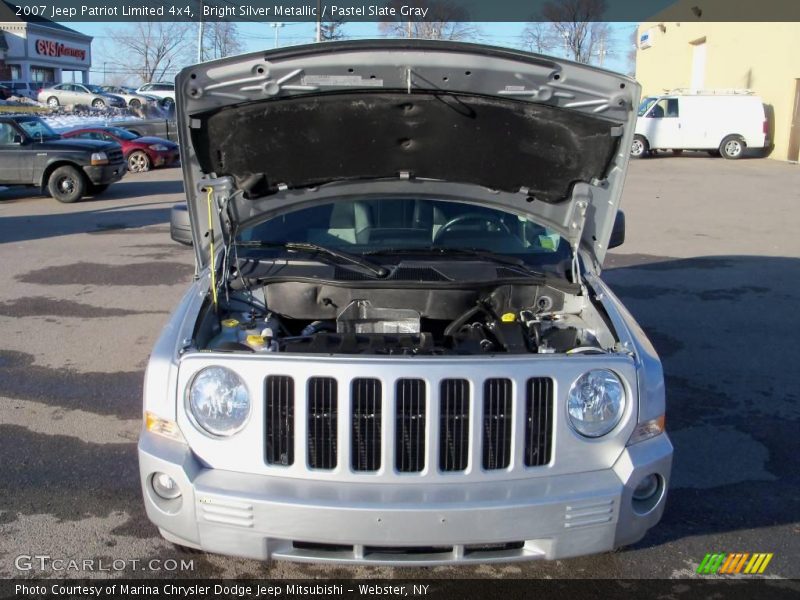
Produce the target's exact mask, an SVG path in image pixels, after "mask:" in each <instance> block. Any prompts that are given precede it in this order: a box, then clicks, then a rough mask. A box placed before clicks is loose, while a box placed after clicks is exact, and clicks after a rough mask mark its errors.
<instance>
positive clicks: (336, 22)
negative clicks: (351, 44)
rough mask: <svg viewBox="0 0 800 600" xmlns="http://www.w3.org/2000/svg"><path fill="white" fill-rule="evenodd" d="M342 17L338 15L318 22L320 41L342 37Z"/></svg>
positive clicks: (343, 35)
mask: <svg viewBox="0 0 800 600" xmlns="http://www.w3.org/2000/svg"><path fill="white" fill-rule="evenodd" d="M344 23H345V21H344V18H343V17H338V18H335V19H331V20H329V21H322V22H321V23H320V24H319V37H320V41H321V42H330V41H333V40H341V39H344V37H345V34H344Z"/></svg>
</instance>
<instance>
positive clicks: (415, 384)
mask: <svg viewBox="0 0 800 600" xmlns="http://www.w3.org/2000/svg"><path fill="white" fill-rule="evenodd" d="M177 92H178V93H177V109H178V128H179V134H180V138H181V152H182V164H183V174H184V180H185V185H186V190H187V194H188V208H189V214H190V220H191V227H192V232H193V237H194V242H195V243H194V248H195V252H196V260H197V267H198V269H197V278H196V281H195V282H194V284H193V285H192V287H191V288H190V289H189V291H188V293H187V294H186V295H185V297H184V298H183V300H182V301H181V303H180V305H179V307H178V309H177V310H176V311H175V313H174V314H173V316H172V318H171V319H170V321H169V323H168V324H167V326H166V327H165V329H164V331H163V333H162V335H161V337H160V339H159V341H158V342H157V344H156V347H155V349H154V351H153V354H152V357H151V359H150V362H149V365H148V368H147V374H146V381H145V388H144V417H145V426H144V429H143V431H142V434H141V437H140V440H139V464H140V471H141V484H142V488H143V492H144V501H145V504H146V508H147V514H148V516H149V518H150V519H151V520H152V521H153V522H154V523H155V524H156V525H157V526H158V528H159V530H160V531H161V533H162V535H163V536H164V537H165V538H167V539H168V540H170V541H173V542H175V543H177V544H180V545H184V546H189V547H193V548H201V549H203V550H207V551H211V552H221V553H227V554H234V555H240V556H248V557H253V558H258V559H268V558H274V559H287V560H298V561H332V562H345V563H347V562H350V563H361V564H405V565H414V564H416V565H431V564H454V563H468V562H488V561H509V560H524V559H535V558H549V559H553V558H564V557H568V556H575V555H580V554H588V553H593V552H603V551H608V550H611V549H613V548H615V547H618V546H621V545H624V544H630V543H632V542H635V541H637V540H639V539H640V538H641V537H642V536H643V535H644V534H645V532H646V531H647V530H648V529H649V528H650V527H652V526H653V525H655V524H656V523H657V522H658V520H659V519H660V517H661V514H662V512H663V509H664V502H665V498H666V490H667V487H668V483H669V477H670V467H671V462H672V446H671V444H670V441H669V439H668V438H667V435H666V434H665V433H664V409H665V406H664V384H663V374H662V370H661V364H660V362H659V359H658V357H657V355H656V353H655V352H654V350H653V347H652V346H651V344H650V342H649V341H648V340H647V338H646V337H645V335H644V333H643V332H642V330H641V329H640V328H639V326H638V325H637V324H636V322H635V321H634V320H633V318H632V317H631V315H630V314H629V313H628V311H627V310H625V308H624V307H623V306H622V305H621V304H620V302H619V301H618V300H617V299H616V298H615V296H614V295H613V294H612V293H611V292H610V291H609V289H608V288H607V287H606V285H605V284H604V283H603V282H602V281H601V279H600V277H599V274H600V269H601V264H602V261H603V258H604V257H605V254H606V251H607V249H608V248H609V247H613V246H615V245H619V244H620V243H622V239H623V235H624V234H623V227H624V221H623V220H622V219H621V214H619V215H618V205H619V200H620V194H621V191H622V184H623V180H624V177H625V172H626V168H627V163H628V158H629V149H630V145H631V139H632V136H633V130H634V125H635V122H636V110H635V107H636V106H637V103H638V100H639V93H640V89H639V86H638V85H637V84H636V83H635V82H634V81H632V80H631V79H628V78H626V77H623V76H620V75H617V74H614V73H610V72H606V71H602V70H599V69H595V68H592V67H588V66H585V65H578V64H573V63H570V62H566V61H560V60H557V59H552V58H545V57H540V56H534V55H530V54H525V53H521V52H517V51H512V50H501V49H496V48H489V47H483V46H475V45H468V44H454V43H434V42H421V41H380V42H342V43H330V44H322V45H316V46H313V47H312V46H306V47H294V48H287V49H280V50H275V51H270V52H266V53H258V54H250V55H245V56H241V57H233V58H226V59H222V60H218V61H215V62H211V63H207V64H201V65H197V66H194V67H189V68H187V69H184V70H183V71H182V72H181V73H180V75H179V76H178V78H177Z"/></svg>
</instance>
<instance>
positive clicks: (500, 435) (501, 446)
mask: <svg viewBox="0 0 800 600" xmlns="http://www.w3.org/2000/svg"><path fill="white" fill-rule="evenodd" d="M510 460H511V380H510V379H487V380H486V381H485V382H484V384H483V468H484V469H486V470H496V469H505V468H507V467H508V465H509V463H510Z"/></svg>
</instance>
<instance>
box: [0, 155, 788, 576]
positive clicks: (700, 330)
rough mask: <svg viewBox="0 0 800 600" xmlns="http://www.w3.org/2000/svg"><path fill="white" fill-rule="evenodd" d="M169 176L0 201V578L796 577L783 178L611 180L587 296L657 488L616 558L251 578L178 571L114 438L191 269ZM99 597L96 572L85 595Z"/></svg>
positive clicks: (691, 165)
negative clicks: (106, 564) (655, 441)
mask: <svg viewBox="0 0 800 600" xmlns="http://www.w3.org/2000/svg"><path fill="white" fill-rule="evenodd" d="M181 197H182V183H181V181H180V170H179V169H166V170H161V171H154V172H151V173H147V174H142V175H137V176H130V175H129V176H127V177H126V178H125V179H124V180H123V181H122V182H120V183H118V184H115V185H114V186H112V187H111V188H110V189H109V190H108V192H107V193H106V194H104V195H103V196H102V197H100V198H98V199H92V200H86V201H83V202H81V203H78V204H74V205H62V204H59V203H57V202H56V201H55V200H53V199H51V198H46V197H38V196H35V195H31V194H30V193H29V192H26V191H21V192H20V191H15V190H7V191H4V192H0V263H1V264H2V269H1V270H0V331H2V332H3V334H2V336H1V337H0V577H40V576H59V577H63V576H67V577H76V576H91V575H92V573H91V572H53V571H44V572H41V571H39V570H38V569H33V570H30V571H28V570H22V571H20V570H18V569H17V568H16V567H15V559H16V557H18V556H20V555H48V556H50V557H52V558H64V559H84V558H103V559H106V560H108V561H111V560H114V559H123V560H128V561H130V560H134V559H138V560H140V561H143V562H146V561H148V560H150V559H152V558H158V559H162V560H164V559H168V558H177V559H181V558H183V559H190V560H193V561H194V569H193V570H192V571H184V572H179V573H166V572H163V571H162V572H149V571H148V572H138V571H137V572H134V571H133V570H130V569H132V567H130V568H129V570H127V571H123V574H128V575H135V576H155V577H158V576H166V575H169V576H185V577H203V576H207V577H236V576H249V577H259V578H260V577H270V578H281V577H334V576H336V577H348V578H349V577H364V576H371V577H381V576H385V577H409V578H428V577H430V578H455V577H487V578H493V577H497V578H500V577H514V578H520V577H611V578H626V577H659V578H661V577H691V576H693V573H694V571H695V569H696V568H697V565H698V563H699V562H700V560H701V559H702V558H703V556H704V555H705V554H706V553H707V552H773V553H774V554H775V556H774V558H773V560H772V562H771V564H770V565H769V568H768V570H767V575H771V576H780V577H792V578H797V577H800V563H798V560H797V558H798V556H800V524H799V523H798V515H800V469H798V468H797V464H798V456H800V435H798V426H799V425H800V391H798V390H799V389H800V388H798V376H797V370H798V369H797V366H796V364H795V363H796V361H797V358H798V356H800V353H798V343H800V342H799V340H800V319H798V306H800V236H799V235H798V232H799V231H800V210H799V209H798V206H800V167H798V166H797V165H790V164H786V163H781V162H777V161H770V160H755V159H754V160H741V161H725V160H722V159H713V158H708V157H706V156H705V155H703V156H692V155H685V156H681V157H671V156H665V157H659V158H653V159H648V160H642V161H639V162H636V163H634V164H632V166H631V170H630V173H629V177H628V183H627V186H626V188H625V197H624V200H623V209H624V210H625V212H626V216H627V224H628V235H627V241H626V243H625V245H624V246H622V247H621V248H619V249H618V250H616V251H615V252H614V254H613V255H612V256H611V257H610V259H609V260H608V261H607V264H606V271H605V275H604V277H605V279H606V281H608V282H609V283H610V284H611V286H612V288H613V289H614V291H615V292H616V293H617V295H619V296H620V297H621V298H622V300H623V301H624V303H625V304H626V306H627V307H628V308H629V309H630V310H631V312H632V313H633V314H634V315H635V316H636V318H637V319H638V320H639V322H640V323H641V324H642V326H643V327H644V328H645V330H646V331H647V332H648V334H649V335H650V337H651V339H652V340H653V342H654V344H655V346H656V347H657V349H658V351H659V353H660V355H661V357H662V360H663V362H664V367H665V372H666V375H667V395H668V415H667V427H668V429H669V431H670V435H671V436H672V440H673V443H674V445H675V463H674V469H673V485H672V488H671V489H670V495H669V501H668V506H667V510H666V513H665V515H664V519H663V521H662V523H661V524H660V525H659V526H658V527H657V528H656V529H654V530H652V531H651V532H650V534H649V535H648V536H647V537H646V538H645V539H644V540H643V541H641V542H640V543H638V544H637V545H635V546H633V547H630V548H625V549H623V550H621V551H618V552H614V553H610V554H605V555H599V556H589V557H583V558H578V559H572V560H565V561H556V562H552V563H548V562H533V563H524V564H519V563H518V564H511V565H502V566H477V567H469V568H454V567H435V568H427V569H392V568H383V567H380V568H378V567H360V568H343V567H332V566H314V565H294V564H284V563H275V564H272V565H267V564H262V563H258V562H254V561H248V560H240V559H235V558H229V557H223V556H212V555H204V554H184V553H183V552H182V551H179V550H177V549H175V548H174V547H173V546H171V545H170V544H169V543H167V542H165V541H164V540H162V539H161V537H160V536H159V535H158V532H157V531H156V529H155V528H154V527H153V526H152V525H151V524H150V522H149V521H148V520H147V518H146V516H145V514H144V510H143V505H142V502H141V498H140V489H139V480H138V468H137V462H136V438H137V435H138V432H139V429H140V426H141V424H140V417H139V416H140V411H141V406H140V397H141V387H142V378H143V372H144V368H145V365H146V361H147V357H148V354H149V352H150V349H151V347H152V345H153V342H154V341H155V339H156V336H157V335H158V333H159V331H160V329H161V327H162V325H163V324H164V323H165V322H166V320H167V316H168V312H169V311H170V310H171V308H172V307H173V306H174V305H175V304H176V302H177V300H178V299H179V297H180V296H181V295H182V293H183V291H184V290H185V288H186V285H187V283H188V282H189V281H190V280H191V276H192V272H193V267H192V264H193V254H192V251H191V249H188V248H186V247H183V246H179V245H178V244H175V243H173V242H172V241H171V240H170V239H169V233H168V232H169V209H170V206H171V204H172V203H173V202H176V201H178V200H180V199H181ZM101 575H103V576H107V575H108V573H103V574H101Z"/></svg>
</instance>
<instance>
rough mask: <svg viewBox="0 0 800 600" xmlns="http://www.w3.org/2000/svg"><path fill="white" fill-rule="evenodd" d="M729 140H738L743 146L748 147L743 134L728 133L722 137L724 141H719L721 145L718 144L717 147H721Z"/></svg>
mask: <svg viewBox="0 0 800 600" xmlns="http://www.w3.org/2000/svg"><path fill="white" fill-rule="evenodd" d="M728 138H736V139H738V140H739V141H740V142H742V144H743V145H745V146H747V142H746V141H745V139H744V136H743V135H742V134H741V133H726V134H725V135H723V136H722V139H721V140H720V141H719V144H717V147H719V146H721V145H722V142H724V141H725V140H727V139H728Z"/></svg>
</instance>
